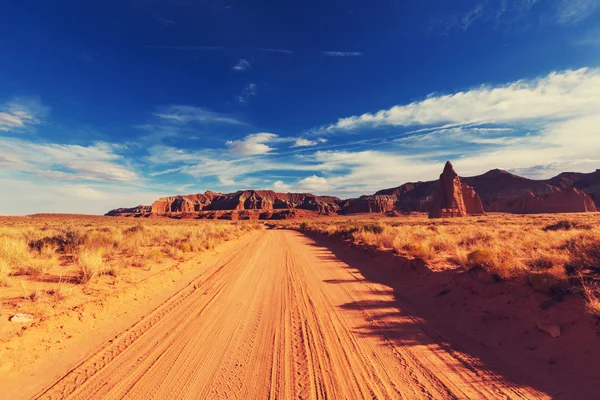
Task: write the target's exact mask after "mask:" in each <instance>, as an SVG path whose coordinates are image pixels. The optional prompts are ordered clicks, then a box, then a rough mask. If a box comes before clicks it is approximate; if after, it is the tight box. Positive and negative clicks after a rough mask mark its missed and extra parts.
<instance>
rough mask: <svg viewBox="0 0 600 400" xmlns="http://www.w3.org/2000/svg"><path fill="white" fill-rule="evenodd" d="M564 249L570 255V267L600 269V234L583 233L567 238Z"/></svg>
mask: <svg viewBox="0 0 600 400" xmlns="http://www.w3.org/2000/svg"><path fill="white" fill-rule="evenodd" d="M562 249H563V250H566V251H567V252H568V253H569V255H570V258H571V259H570V261H569V267H570V268H572V269H595V270H599V269H600V236H597V235H593V234H587V233H586V234H581V235H579V236H576V237H574V238H572V239H569V240H567V241H566V242H565V243H564V244H563V246H562Z"/></svg>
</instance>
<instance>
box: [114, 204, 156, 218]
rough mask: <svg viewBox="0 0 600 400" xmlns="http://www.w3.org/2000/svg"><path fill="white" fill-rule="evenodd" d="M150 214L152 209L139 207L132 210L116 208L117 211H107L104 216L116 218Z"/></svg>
mask: <svg viewBox="0 0 600 400" xmlns="http://www.w3.org/2000/svg"><path fill="white" fill-rule="evenodd" d="M151 212H152V207H150V206H142V205H139V206H137V207H132V208H117V209H114V210H111V211H109V212H108V213H106V214H105V215H107V216H109V217H113V216H118V215H129V214H131V215H134V214H135V215H140V214H147V213H151Z"/></svg>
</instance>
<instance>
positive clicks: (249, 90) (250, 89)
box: [235, 82, 256, 104]
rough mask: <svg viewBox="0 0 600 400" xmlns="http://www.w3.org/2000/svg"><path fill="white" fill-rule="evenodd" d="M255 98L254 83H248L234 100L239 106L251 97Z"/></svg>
mask: <svg viewBox="0 0 600 400" xmlns="http://www.w3.org/2000/svg"><path fill="white" fill-rule="evenodd" d="M254 96H256V83H254V82H250V83H249V84H248V85H247V86H246V87H245V88H244V89H243V90H242V91H241V92H240V94H239V95H237V96H236V98H235V99H236V100H237V102H238V103H240V104H245V103H247V102H248V100H249V99H250V98H251V97H254Z"/></svg>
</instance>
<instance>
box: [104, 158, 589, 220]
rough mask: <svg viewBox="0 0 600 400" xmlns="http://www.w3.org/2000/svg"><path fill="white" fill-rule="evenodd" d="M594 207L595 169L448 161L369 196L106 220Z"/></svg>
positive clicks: (225, 201)
mask: <svg viewBox="0 0 600 400" xmlns="http://www.w3.org/2000/svg"><path fill="white" fill-rule="evenodd" d="M599 202H600V170H596V171H595V172H591V173H576V172H564V173H561V174H559V175H557V176H555V177H554V178H551V179H547V180H533V179H527V178H523V177H520V176H517V175H514V174H511V173H509V172H507V171H503V170H501V169H494V170H491V171H488V172H486V173H485V174H483V175H478V176H472V177H466V178H461V177H459V176H458V175H457V174H456V172H455V171H454V168H453V167H452V164H451V163H450V162H448V163H447V164H446V166H445V168H444V172H443V173H442V175H440V179H439V180H436V181H428V182H409V183H405V184H404V185H401V186H398V187H395V188H391V189H384V190H380V191H378V192H377V193H375V194H372V195H365V196H361V197H358V198H353V199H347V200H342V199H339V198H337V197H333V196H315V195H313V194H310V193H277V192H274V191H272V190H240V191H237V192H235V193H217V192H212V191H207V192H205V193H203V194H190V195H177V196H169V197H162V198H160V199H158V200H156V201H155V202H154V203H153V204H152V206H142V205H140V206H137V207H133V208H118V209H116V210H112V211H110V212H108V213H107V214H106V215H110V216H130V217H143V218H156V217H165V216H166V217H171V218H215V219H217V218H218V219H288V218H298V217H311V216H319V215H335V214H346V215H347V214H357V213H386V214H387V215H399V214H406V213H412V212H422V213H429V214H430V215H431V216H432V217H434V218H435V217H438V216H439V217H450V216H461V215H476V214H483V213H484V212H503V213H515V214H537V213H570V212H594V211H597V207H598V206H599V204H600V203H599Z"/></svg>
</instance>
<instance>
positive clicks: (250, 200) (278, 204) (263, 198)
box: [152, 190, 342, 214]
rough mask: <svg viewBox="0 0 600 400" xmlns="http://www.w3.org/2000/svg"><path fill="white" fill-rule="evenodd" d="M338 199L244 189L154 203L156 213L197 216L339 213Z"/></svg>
mask: <svg viewBox="0 0 600 400" xmlns="http://www.w3.org/2000/svg"><path fill="white" fill-rule="evenodd" d="M341 202H342V201H341V200H340V199H338V198H337V197H329V196H323V197H319V196H315V195H312V194H308V193H307V194H299V193H276V192H273V191H271V190H240V191H238V192H235V193H229V194H222V193H215V192H206V193H204V194H194V195H186V196H172V197H163V198H160V199H158V200H157V201H155V202H154V203H153V204H152V212H153V213H157V214H166V213H193V212H198V211H208V210H237V211H240V210H274V209H296V208H297V209H302V210H311V211H317V212H319V213H337V212H338V211H339V210H340V209H341V207H340V204H341Z"/></svg>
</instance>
